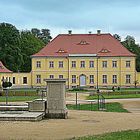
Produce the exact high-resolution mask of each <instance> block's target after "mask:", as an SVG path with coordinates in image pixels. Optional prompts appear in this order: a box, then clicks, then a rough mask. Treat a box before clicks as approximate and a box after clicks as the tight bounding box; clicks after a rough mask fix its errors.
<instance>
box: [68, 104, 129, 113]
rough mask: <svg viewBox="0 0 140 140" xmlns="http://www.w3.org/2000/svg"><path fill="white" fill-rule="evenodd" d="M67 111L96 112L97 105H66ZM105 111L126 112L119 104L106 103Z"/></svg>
mask: <svg viewBox="0 0 140 140" xmlns="http://www.w3.org/2000/svg"><path fill="white" fill-rule="evenodd" d="M67 108H68V109H71V110H91V111H98V104H78V105H77V107H76V105H70V104H68V105H67ZM105 108H106V110H104V111H105V112H128V111H127V110H126V109H124V108H123V107H122V105H121V104H120V103H117V102H116V103H106V104H105Z"/></svg>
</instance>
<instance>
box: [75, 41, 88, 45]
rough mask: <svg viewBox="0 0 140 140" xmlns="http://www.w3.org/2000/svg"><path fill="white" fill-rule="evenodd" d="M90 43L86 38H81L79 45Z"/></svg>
mask: <svg viewBox="0 0 140 140" xmlns="http://www.w3.org/2000/svg"><path fill="white" fill-rule="evenodd" d="M88 44H89V43H88V42H87V41H86V40H81V41H80V42H79V43H78V44H77V45H88Z"/></svg>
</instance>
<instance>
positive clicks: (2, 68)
mask: <svg viewBox="0 0 140 140" xmlns="http://www.w3.org/2000/svg"><path fill="white" fill-rule="evenodd" d="M0 73H12V71H10V70H8V69H7V68H6V67H5V66H4V65H3V63H2V62H1V61H0Z"/></svg>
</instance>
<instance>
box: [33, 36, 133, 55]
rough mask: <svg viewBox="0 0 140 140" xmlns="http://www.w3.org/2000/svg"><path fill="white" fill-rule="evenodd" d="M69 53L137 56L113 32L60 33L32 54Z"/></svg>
mask: <svg viewBox="0 0 140 140" xmlns="http://www.w3.org/2000/svg"><path fill="white" fill-rule="evenodd" d="M69 54H96V55H97V56H135V55H134V54H133V53H131V52H129V51H128V50H127V49H126V48H125V47H124V46H123V45H122V44H121V43H120V42H119V41H118V40H116V39H115V38H114V37H113V36H112V35H111V34H100V35H98V34H71V35H68V34H60V35H58V36H57V37H56V38H54V39H53V40H52V41H51V42H50V43H49V44H48V45H47V46H45V47H44V48H43V49H42V50H40V51H39V52H38V53H36V54H34V55H32V56H33V57H34V56H68V55H69Z"/></svg>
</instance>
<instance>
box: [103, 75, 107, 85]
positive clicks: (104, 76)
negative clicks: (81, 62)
mask: <svg viewBox="0 0 140 140" xmlns="http://www.w3.org/2000/svg"><path fill="white" fill-rule="evenodd" d="M103 84H107V75H103Z"/></svg>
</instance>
